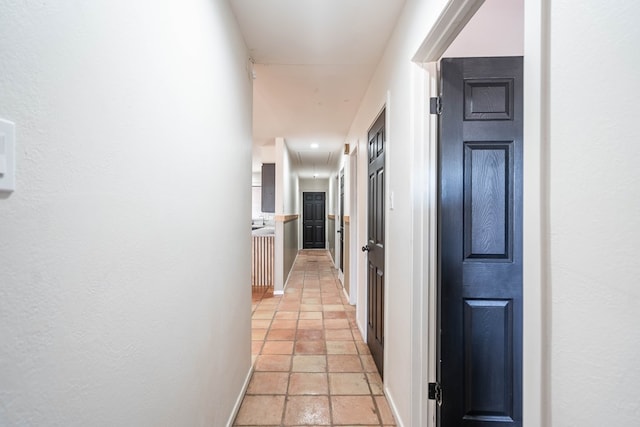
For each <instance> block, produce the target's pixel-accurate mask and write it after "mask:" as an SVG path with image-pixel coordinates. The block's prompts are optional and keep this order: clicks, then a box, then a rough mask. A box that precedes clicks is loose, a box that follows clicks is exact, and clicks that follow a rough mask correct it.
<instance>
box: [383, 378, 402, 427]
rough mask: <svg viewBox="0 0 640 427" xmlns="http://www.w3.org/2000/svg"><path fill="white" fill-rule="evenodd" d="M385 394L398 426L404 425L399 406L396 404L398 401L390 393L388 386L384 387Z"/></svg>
mask: <svg viewBox="0 0 640 427" xmlns="http://www.w3.org/2000/svg"><path fill="white" fill-rule="evenodd" d="M384 396H385V397H386V398H387V402H389V408H390V409H391V412H392V413H393V418H394V419H395V421H396V424H397V426H398V427H404V426H405V424H404V423H403V422H402V419H401V418H400V417H399V416H398V407H397V405H396V402H395V400H394V399H393V397H392V396H391V393H389V389H388V388H387V387H384Z"/></svg>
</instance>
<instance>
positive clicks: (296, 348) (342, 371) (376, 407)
mask: <svg viewBox="0 0 640 427" xmlns="http://www.w3.org/2000/svg"><path fill="white" fill-rule="evenodd" d="M252 310H253V320H252V326H253V329H252V334H253V338H252V339H253V342H252V343H253V360H254V373H253V377H252V378H251V382H250V384H249V387H248V389H247V393H246V395H245V397H244V400H243V402H242V406H241V407H240V411H239V412H238V416H237V417H236V420H235V423H234V426H262V427H267V426H303V425H325V426H356V425H357V426H395V421H394V419H393V415H392V414H391V410H390V409H389V405H388V403H387V399H386V398H385V396H384V394H383V392H382V381H381V379H380V375H378V372H377V369H376V366H375V364H374V362H373V358H372V357H371V354H370V353H369V349H368V348H367V345H366V344H365V343H364V342H363V341H362V337H361V335H360V332H359V331H358V329H357V327H356V323H355V307H353V306H351V305H349V304H348V302H347V300H346V298H345V296H344V293H343V291H342V287H341V285H340V282H339V281H338V277H337V275H336V272H335V269H334V268H333V267H332V264H331V260H330V258H329V255H328V253H327V252H326V251H323V250H313V251H311V250H305V251H301V252H300V253H299V255H298V258H297V260H296V263H295V265H294V267H293V271H292V273H291V277H290V279H289V284H288V286H287V288H286V290H285V294H284V295H283V296H274V295H273V289H271V288H254V290H253V307H252Z"/></svg>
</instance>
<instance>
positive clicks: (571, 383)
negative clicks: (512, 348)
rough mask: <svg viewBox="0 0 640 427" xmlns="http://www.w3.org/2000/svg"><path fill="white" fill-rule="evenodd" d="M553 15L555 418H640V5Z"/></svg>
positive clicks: (593, 422) (569, 4) (607, 421)
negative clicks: (639, 259) (639, 72)
mask: <svg viewBox="0 0 640 427" xmlns="http://www.w3.org/2000/svg"><path fill="white" fill-rule="evenodd" d="M550 11H551V29H550V46H551V50H550V63H551V67H550V74H549V81H550V110H549V117H550V128H549V147H550V162H549V165H548V166H549V187H550V188H549V198H550V200H549V203H550V211H549V214H550V227H551V229H550V239H551V240H550V242H551V246H550V253H551V265H550V267H551V270H550V273H551V298H552V312H551V325H552V326H551V332H552V341H551V399H550V401H551V405H552V406H551V408H552V414H551V415H552V421H553V425H555V426H581V427H582V426H594V427H595V426H602V425H611V426H613V425H615V426H631V425H637V424H638V419H639V418H640V399H638V384H639V383H640V363H638V354H639V353H640V328H639V326H640V312H639V311H638V306H640V288H639V287H638V283H639V280H638V278H639V277H640V262H638V252H640V168H639V167H638V165H639V164H640V145H639V141H640V128H639V127H638V125H637V123H636V121H637V119H638V116H639V115H640V107H639V104H638V94H639V93H640V81H639V80H638V69H639V68H640V51H639V50H638V46H637V44H638V41H639V40H640V27H639V26H638V19H639V18H640V4H639V3H638V2H629V1H622V0H615V1H610V2H606V3H603V2H600V1H595V0H588V1H577V0H570V1H562V2H560V1H554V2H551V10H550ZM594 87H595V88H596V90H595V91H594Z"/></svg>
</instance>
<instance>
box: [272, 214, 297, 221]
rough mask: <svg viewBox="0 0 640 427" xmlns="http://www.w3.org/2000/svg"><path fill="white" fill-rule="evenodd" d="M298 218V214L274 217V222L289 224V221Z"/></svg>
mask: <svg viewBox="0 0 640 427" xmlns="http://www.w3.org/2000/svg"><path fill="white" fill-rule="evenodd" d="M299 217H300V215H298V214H292V215H276V216H275V221H276V222H291V221H295V220H296V219H298V218H299Z"/></svg>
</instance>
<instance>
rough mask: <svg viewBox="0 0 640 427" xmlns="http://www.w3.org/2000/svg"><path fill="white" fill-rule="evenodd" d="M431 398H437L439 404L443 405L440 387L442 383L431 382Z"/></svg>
mask: <svg viewBox="0 0 640 427" xmlns="http://www.w3.org/2000/svg"><path fill="white" fill-rule="evenodd" d="M429 400H435V401H436V403H437V404H438V406H442V387H440V383H429Z"/></svg>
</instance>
